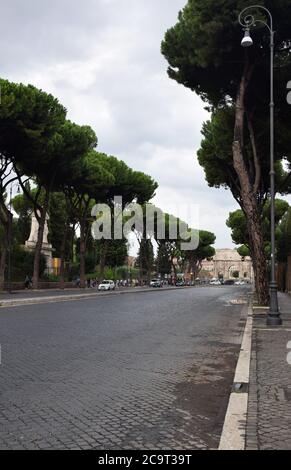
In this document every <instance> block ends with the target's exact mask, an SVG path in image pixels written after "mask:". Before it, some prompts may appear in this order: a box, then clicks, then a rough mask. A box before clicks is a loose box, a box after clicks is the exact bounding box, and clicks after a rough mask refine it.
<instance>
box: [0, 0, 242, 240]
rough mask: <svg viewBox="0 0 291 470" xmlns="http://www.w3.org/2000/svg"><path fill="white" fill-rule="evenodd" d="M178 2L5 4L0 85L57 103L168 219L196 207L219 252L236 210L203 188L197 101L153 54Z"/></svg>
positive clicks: (223, 196)
mask: <svg viewBox="0 0 291 470" xmlns="http://www.w3.org/2000/svg"><path fill="white" fill-rule="evenodd" d="M185 3H186V0H82V2H81V1H72V0H25V1H23V0H10V1H8V0H6V1H5V2H2V4H1V36H2V41H1V43H2V49H1V76H2V77H3V78H7V79H9V80H12V81H16V82H20V81H21V82H23V83H32V84H34V85H35V86H37V87H39V88H42V89H43V90H45V91H48V92H50V93H52V94H54V95H55V96H57V97H58V98H59V100H60V101H61V103H62V104H64V105H65V106H66V107H67V109H68V117H69V118H70V119H71V120H73V121H75V122H76V123H78V124H89V125H91V126H92V127H93V128H94V130H95V131H96V133H97V135H98V139H99V151H102V152H105V153H108V154H112V155H115V156H117V157H119V158H121V159H123V160H124V161H125V162H126V163H127V164H128V165H130V166H132V167H133V168H134V169H137V170H141V171H144V172H146V173H148V174H150V175H152V176H153V177H154V178H155V179H156V180H157V182H158V183H159V189H158V191H157V195H156V198H155V200H154V203H155V204H156V205H157V206H159V207H160V208H161V209H163V210H165V211H166V210H168V211H170V212H172V213H175V215H176V214H177V211H178V210H179V207H182V206H183V205H185V204H198V205H199V212H200V222H199V224H200V228H203V229H206V230H211V231H213V232H214V233H215V234H216V235H217V247H220V248H226V247H231V246H233V245H232V242H231V237H230V232H229V230H228V229H227V228H226V226H225V221H226V219H227V216H228V214H229V212H230V211H232V210H235V209H236V208H237V207H236V204H235V202H234V201H233V199H232V197H231V195H230V193H229V192H227V191H225V190H215V189H211V188H209V187H208V186H207V183H206V181H205V178H204V173H203V170H202V169H201V168H200V167H199V165H198V162H197V159H196V151H197V149H198V148H199V144H200V141H201V134H200V129H201V125H202V122H203V121H204V120H206V119H207V113H206V112H205V111H204V109H203V105H202V103H201V101H200V100H199V98H198V97H197V96H195V95H194V94H193V93H191V92H190V91H189V90H187V89H186V88H184V87H183V86H182V85H178V84H177V83H176V82H174V81H172V80H170V79H169V78H168V76H167V72H166V71H167V63H166V61H165V59H164V58H163V57H162V55H161V53H160V43H161V41H162V39H163V36H164V33H165V31H166V30H167V29H168V28H169V27H170V26H172V25H173V24H175V22H176V20H177V15H178V12H179V10H180V9H181V8H182V7H183V6H184V5H185ZM176 207H177V209H176ZM196 225H197V224H196Z"/></svg>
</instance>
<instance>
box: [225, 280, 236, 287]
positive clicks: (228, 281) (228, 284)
mask: <svg viewBox="0 0 291 470" xmlns="http://www.w3.org/2000/svg"><path fill="white" fill-rule="evenodd" d="M224 285H225V286H234V281H232V280H231V279H229V280H227V281H224Z"/></svg>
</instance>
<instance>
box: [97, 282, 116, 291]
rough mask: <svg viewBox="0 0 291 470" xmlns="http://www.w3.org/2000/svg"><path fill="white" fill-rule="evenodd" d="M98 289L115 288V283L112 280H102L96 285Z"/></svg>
mask: <svg viewBox="0 0 291 470" xmlns="http://www.w3.org/2000/svg"><path fill="white" fill-rule="evenodd" d="M98 290H100V291H102V290H105V291H108V290H115V284H114V282H113V281H103V282H101V284H99V286H98Z"/></svg>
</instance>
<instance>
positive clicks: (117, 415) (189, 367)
mask: <svg viewBox="0 0 291 470" xmlns="http://www.w3.org/2000/svg"><path fill="white" fill-rule="evenodd" d="M247 292H248V290H247V288H244V287H240V288H239V287H233V286H229V287H218V288H215V287H213V288H209V289H207V288H195V289H188V290H187V289H186V290H173V291H164V292H163V291H157V292H153V293H151V292H149V293H134V294H125V295H122V296H118V295H112V296H106V297H99V298H92V299H85V300H75V301H68V302H56V303H48V304H41V305H30V306H22V307H15V308H2V309H0V342H1V350H2V364H1V366H0V449H102V450H105V449H106V450H107V449H108V450H110V449H116V450H117V449H123V450H125V449H155V450H158V449H167V450H170V449H185V450H190V449H215V448H217V447H218V444H219V437H220V434H221V431H222V425H223V420H224V416H225V412H226V407H227V403H228V397H229V393H230V388H231V384H232V381H233V376H234V371H235V365H236V361H237V357H238V352H239V345H240V340H241V334H242V329H243V326H244V317H245V312H244V310H245V308H244V306H243V305H239V304H232V303H231V301H232V300H236V299H242V298H245V296H246V295H247Z"/></svg>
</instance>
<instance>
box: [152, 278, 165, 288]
mask: <svg viewBox="0 0 291 470" xmlns="http://www.w3.org/2000/svg"><path fill="white" fill-rule="evenodd" d="M150 287H163V283H162V281H160V279H152V280H151V282H150Z"/></svg>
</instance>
